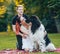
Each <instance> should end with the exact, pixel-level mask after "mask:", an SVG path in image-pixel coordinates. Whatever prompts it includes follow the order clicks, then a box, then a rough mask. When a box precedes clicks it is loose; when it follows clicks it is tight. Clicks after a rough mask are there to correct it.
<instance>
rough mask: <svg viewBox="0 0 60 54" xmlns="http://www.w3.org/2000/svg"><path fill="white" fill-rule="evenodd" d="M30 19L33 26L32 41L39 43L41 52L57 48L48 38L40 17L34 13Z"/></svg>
mask: <svg viewBox="0 0 60 54" xmlns="http://www.w3.org/2000/svg"><path fill="white" fill-rule="evenodd" d="M29 20H30V22H31V23H32V26H31V33H32V41H34V42H37V43H38V45H39V49H40V50H41V52H46V51H54V50H56V48H55V46H54V44H53V43H52V42H51V41H50V39H49V38H48V35H47V32H46V30H45V28H44V25H43V24H42V23H41V22H40V20H39V18H38V17H37V16H35V15H33V16H31V17H30V19H29ZM34 46H35V45H34ZM35 48H36V47H35Z"/></svg>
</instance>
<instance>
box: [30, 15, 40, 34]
mask: <svg viewBox="0 0 60 54" xmlns="http://www.w3.org/2000/svg"><path fill="white" fill-rule="evenodd" d="M30 22H31V23H32V27H31V31H32V33H33V34H34V33H35V31H36V30H37V29H38V28H39V27H40V21H39V18H38V17H37V16H36V15H32V16H31V17H30Z"/></svg>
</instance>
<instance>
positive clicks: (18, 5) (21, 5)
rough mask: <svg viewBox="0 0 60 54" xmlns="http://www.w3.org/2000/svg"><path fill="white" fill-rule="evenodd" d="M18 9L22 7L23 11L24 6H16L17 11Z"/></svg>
mask: <svg viewBox="0 0 60 54" xmlns="http://www.w3.org/2000/svg"><path fill="white" fill-rule="evenodd" d="M19 7H23V9H24V5H17V6H16V9H18V8H19Z"/></svg>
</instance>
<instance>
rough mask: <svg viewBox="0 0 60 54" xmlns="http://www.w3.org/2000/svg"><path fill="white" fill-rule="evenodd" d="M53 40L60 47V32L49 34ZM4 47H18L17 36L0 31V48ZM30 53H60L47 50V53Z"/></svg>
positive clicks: (37, 53)
mask: <svg viewBox="0 0 60 54" xmlns="http://www.w3.org/2000/svg"><path fill="white" fill-rule="evenodd" d="M48 36H49V38H50V39H51V41H52V42H53V43H54V44H55V46H56V47H60V34H59V33H57V34H48ZM3 49H16V36H15V34H14V33H13V32H12V31H11V32H0V50H3ZM30 54H60V53H57V52H47V53H41V52H36V53H30Z"/></svg>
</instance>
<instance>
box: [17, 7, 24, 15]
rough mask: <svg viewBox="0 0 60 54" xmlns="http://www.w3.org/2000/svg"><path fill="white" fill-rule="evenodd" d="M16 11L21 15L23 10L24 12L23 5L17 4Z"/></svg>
mask: <svg viewBox="0 0 60 54" xmlns="http://www.w3.org/2000/svg"><path fill="white" fill-rule="evenodd" d="M17 12H18V14H20V15H22V14H23V12H24V8H23V6H19V7H18V9H17Z"/></svg>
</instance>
